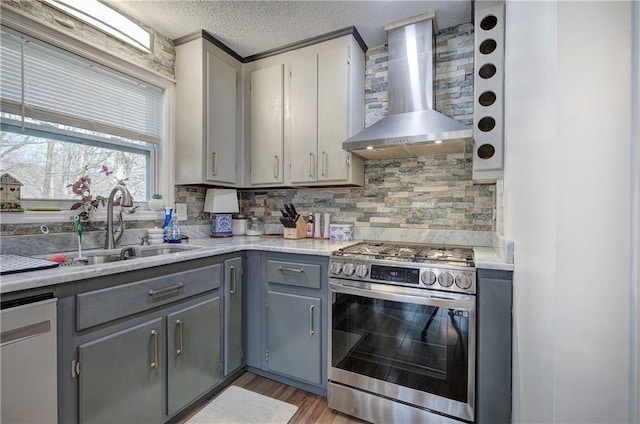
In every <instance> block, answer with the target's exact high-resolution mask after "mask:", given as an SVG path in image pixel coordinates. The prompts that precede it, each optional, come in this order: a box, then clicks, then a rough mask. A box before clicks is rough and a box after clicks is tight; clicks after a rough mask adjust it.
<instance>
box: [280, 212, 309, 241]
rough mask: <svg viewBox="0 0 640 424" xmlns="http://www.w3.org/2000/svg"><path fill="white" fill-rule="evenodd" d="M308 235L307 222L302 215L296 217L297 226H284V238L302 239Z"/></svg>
mask: <svg viewBox="0 0 640 424" xmlns="http://www.w3.org/2000/svg"><path fill="white" fill-rule="evenodd" d="M305 237H307V223H306V222H305V221H304V218H303V217H302V215H301V216H299V217H298V219H296V227H295V228H287V227H284V238H286V239H301V238H305Z"/></svg>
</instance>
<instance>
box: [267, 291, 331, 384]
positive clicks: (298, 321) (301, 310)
mask: <svg viewBox="0 0 640 424" xmlns="http://www.w3.org/2000/svg"><path fill="white" fill-rule="evenodd" d="M266 304H267V364H268V369H269V371H273V372H277V373H280V374H285V375H287V376H290V377H293V378H297V379H300V380H304V381H307V382H309V383H314V384H320V383H322V362H321V361H322V352H321V347H322V345H321V330H320V323H321V321H320V318H321V315H322V313H321V306H322V302H321V300H320V299H319V298H316V297H308V296H300V295H295V294H287V293H279V292H276V291H268V292H267V302H266Z"/></svg>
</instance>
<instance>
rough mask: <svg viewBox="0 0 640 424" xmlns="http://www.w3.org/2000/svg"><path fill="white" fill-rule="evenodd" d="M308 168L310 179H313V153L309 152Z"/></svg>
mask: <svg viewBox="0 0 640 424" xmlns="http://www.w3.org/2000/svg"><path fill="white" fill-rule="evenodd" d="M307 167H308V168H309V178H313V153H311V152H309V160H308V161H307Z"/></svg>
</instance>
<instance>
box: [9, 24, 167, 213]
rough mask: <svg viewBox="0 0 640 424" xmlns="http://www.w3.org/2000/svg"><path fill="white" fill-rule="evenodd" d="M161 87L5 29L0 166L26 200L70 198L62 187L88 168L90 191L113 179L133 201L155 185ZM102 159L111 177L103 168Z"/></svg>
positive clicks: (144, 197) (97, 191) (105, 190)
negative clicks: (124, 185) (19, 185)
mask: <svg viewBox="0 0 640 424" xmlns="http://www.w3.org/2000/svg"><path fill="white" fill-rule="evenodd" d="M162 95H163V90H162V89H160V88H157V87H154V86H151V85H149V84H145V83H142V82H140V81H137V80H133V79H131V78H129V77H127V76H124V75H121V74H119V73H116V72H114V71H111V70H109V69H106V68H103V67H100V66H98V65H96V64H94V63H89V62H87V61H84V60H82V59H80V58H78V57H76V56H72V55H70V54H68V53H65V52H61V51H59V50H56V49H55V48H53V47H51V46H48V45H45V44H44V43H40V42H35V41H33V40H29V39H27V38H26V37H23V36H19V35H16V34H10V33H8V32H2V43H1V44H0V97H1V101H2V104H1V107H2V109H1V114H0V116H1V118H2V129H1V144H0V168H2V170H3V171H4V172H8V173H10V174H11V175H13V176H14V177H15V178H17V179H18V180H19V181H20V182H21V183H22V184H24V186H23V187H22V197H23V198H24V199H68V200H70V199H74V200H77V196H74V195H73V193H72V192H71V191H70V189H69V188H67V185H68V184H70V183H72V182H73V181H75V180H76V179H77V178H78V177H79V176H80V175H82V173H83V170H84V168H85V166H86V167H88V173H89V176H91V178H92V192H93V193H95V194H101V195H103V196H106V195H107V194H108V193H109V191H110V189H111V188H112V187H113V185H114V183H115V180H114V179H113V176H115V177H118V178H128V180H127V187H128V188H129V190H130V191H131V193H132V195H133V197H134V199H135V200H137V201H144V200H147V199H148V198H149V197H150V193H153V192H154V191H156V189H155V187H154V185H153V184H154V181H155V180H156V178H155V172H156V150H157V145H158V143H160V140H161V128H162V122H161V121H162ZM103 165H105V166H107V167H108V168H109V169H110V170H112V171H113V172H114V174H113V176H106V175H105V174H104V173H100V170H101V167H102V166H103Z"/></svg>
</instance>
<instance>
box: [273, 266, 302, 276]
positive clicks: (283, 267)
mask: <svg viewBox="0 0 640 424" xmlns="http://www.w3.org/2000/svg"><path fill="white" fill-rule="evenodd" d="M278 269H279V270H280V271H289V272H297V273H300V274H302V273H303V272H304V268H289V267H288V266H279V267H278Z"/></svg>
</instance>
